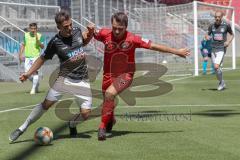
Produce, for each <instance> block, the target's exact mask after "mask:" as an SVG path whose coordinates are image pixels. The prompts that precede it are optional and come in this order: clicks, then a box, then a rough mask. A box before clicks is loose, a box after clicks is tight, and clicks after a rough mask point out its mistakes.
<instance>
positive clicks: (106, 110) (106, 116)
mask: <svg viewBox="0 0 240 160" xmlns="http://www.w3.org/2000/svg"><path fill="white" fill-rule="evenodd" d="M114 105H115V104H114V100H104V102H103V105H102V122H101V124H100V128H106V126H107V124H108V122H109V121H110V120H112V118H113V110H114Z"/></svg>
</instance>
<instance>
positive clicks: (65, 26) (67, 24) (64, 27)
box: [58, 19, 72, 37]
mask: <svg viewBox="0 0 240 160" xmlns="http://www.w3.org/2000/svg"><path fill="white" fill-rule="evenodd" d="M58 29H59V30H60V33H61V35H62V36H63V37H70V36H71V35H72V20H71V19H69V20H66V21H63V23H62V24H61V25H59V26H58Z"/></svg>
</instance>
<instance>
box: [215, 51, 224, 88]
mask: <svg viewBox="0 0 240 160" xmlns="http://www.w3.org/2000/svg"><path fill="white" fill-rule="evenodd" d="M223 57H224V51H219V52H214V53H213V54H212V59H213V63H214V69H215V73H216V77H217V79H218V81H219V85H218V88H217V89H218V90H223V89H224V88H225V87H226V85H225V82H224V80H223V74H222V68H221V66H222V62H223Z"/></svg>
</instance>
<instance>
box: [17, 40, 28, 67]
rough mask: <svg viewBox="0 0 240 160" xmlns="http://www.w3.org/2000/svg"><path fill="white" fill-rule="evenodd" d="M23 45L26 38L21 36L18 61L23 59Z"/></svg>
mask: <svg viewBox="0 0 240 160" xmlns="http://www.w3.org/2000/svg"><path fill="white" fill-rule="evenodd" d="M25 45H26V39H25V36H24V37H23V43H22V44H21V45H20V51H19V55H18V56H19V61H20V63H21V62H22V61H23V60H24V58H23V57H24V56H23V52H24V49H25Z"/></svg>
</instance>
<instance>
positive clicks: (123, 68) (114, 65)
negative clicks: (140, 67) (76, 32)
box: [94, 28, 151, 76]
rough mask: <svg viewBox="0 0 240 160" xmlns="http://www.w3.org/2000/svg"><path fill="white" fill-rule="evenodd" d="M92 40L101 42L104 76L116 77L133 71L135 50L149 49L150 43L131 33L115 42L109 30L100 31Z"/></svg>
mask: <svg viewBox="0 0 240 160" xmlns="http://www.w3.org/2000/svg"><path fill="white" fill-rule="evenodd" d="M94 38H95V39H97V40H98V41H101V42H103V44H104V45H105V47H104V68H103V71H104V75H108V74H109V75H111V76H118V75H121V74H123V73H133V72H134V71H135V49H136V48H146V49H149V48H150V46H151V41H149V40H147V39H144V38H142V37H140V36H137V35H134V34H133V33H131V32H128V31H127V32H126V34H125V36H124V38H122V39H120V40H116V39H115V38H114V36H113V33H112V30H111V29H106V28H104V29H101V30H99V31H98V32H97V33H96V34H95V35H94Z"/></svg>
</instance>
